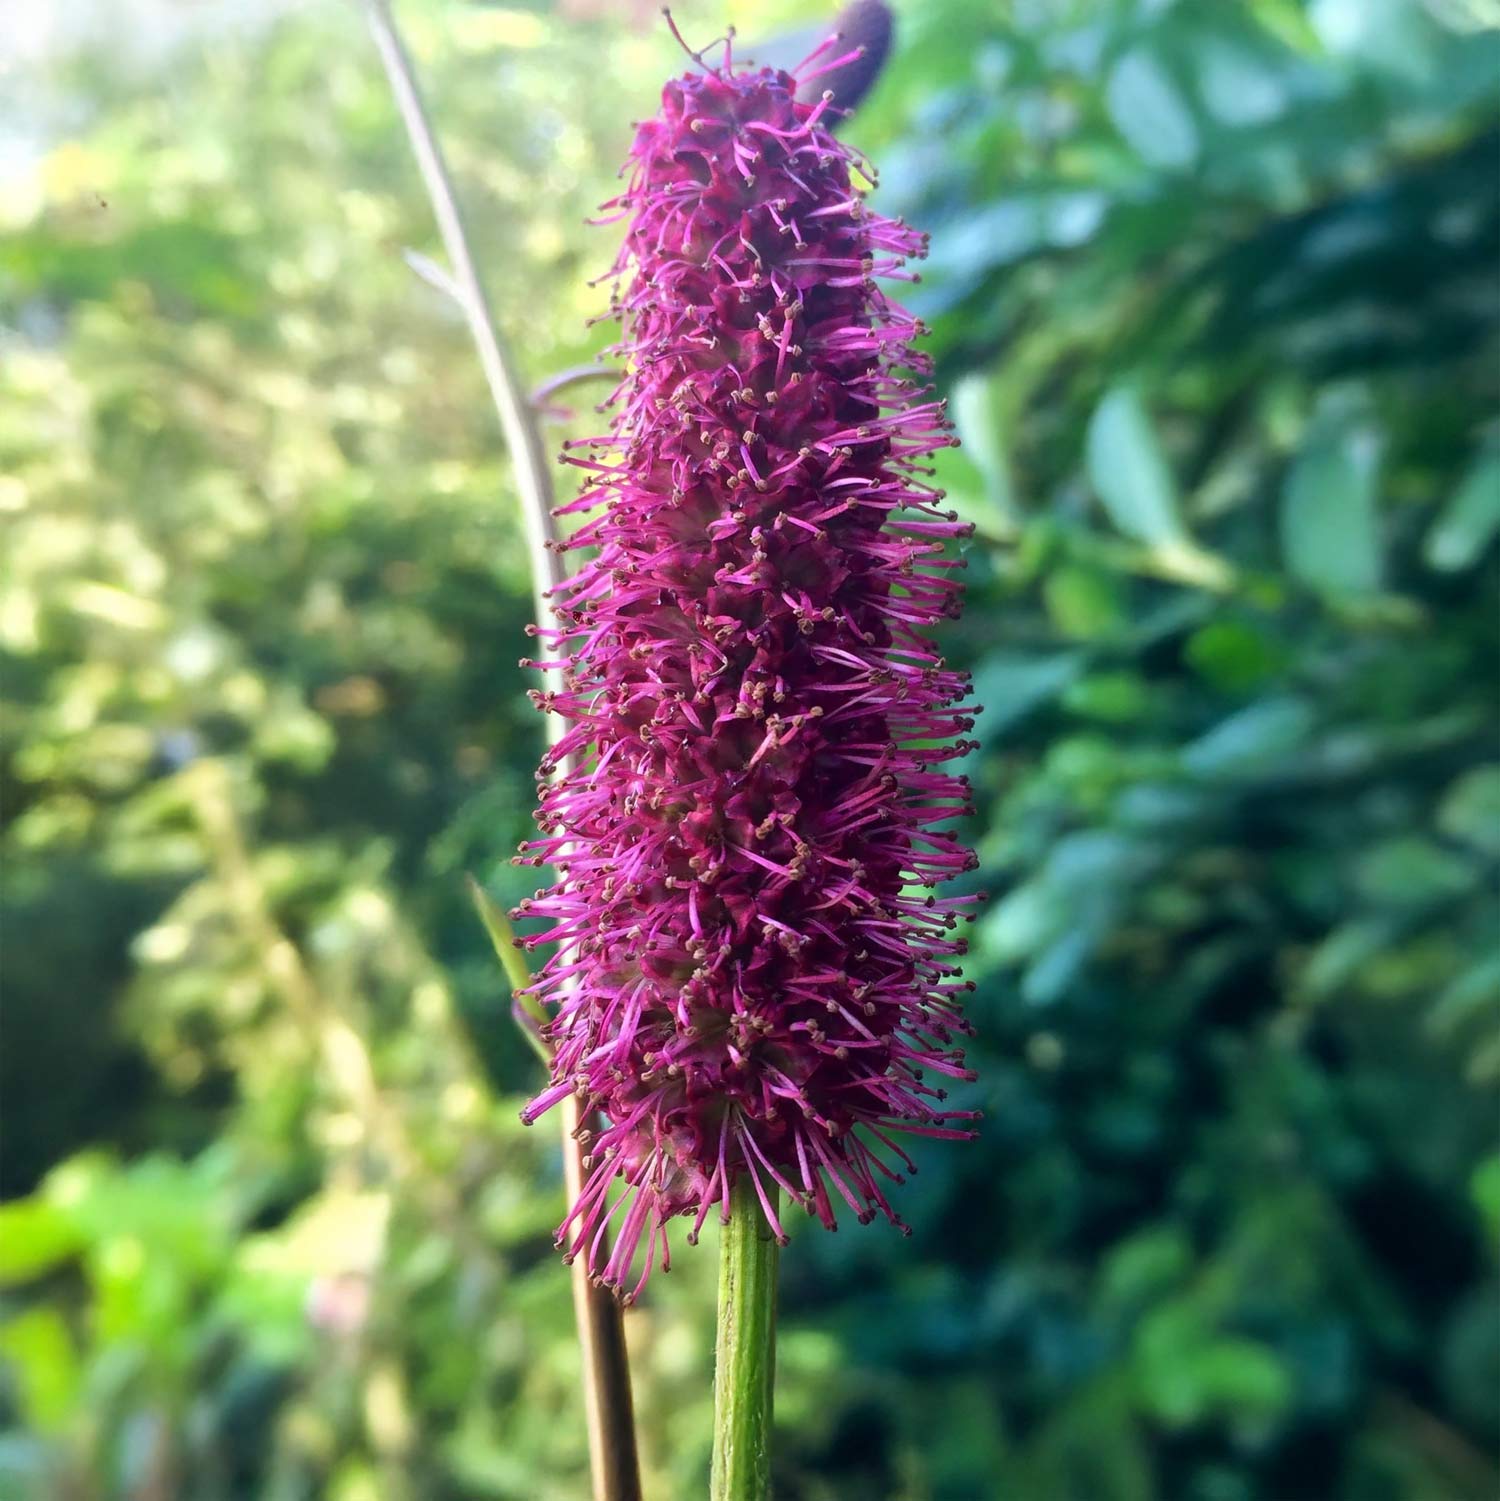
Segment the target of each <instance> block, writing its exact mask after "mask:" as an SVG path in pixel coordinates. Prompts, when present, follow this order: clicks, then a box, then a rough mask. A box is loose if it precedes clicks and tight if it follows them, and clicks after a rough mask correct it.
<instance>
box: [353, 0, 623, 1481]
mask: <svg viewBox="0 0 1500 1501" xmlns="http://www.w3.org/2000/svg"><path fill="white" fill-rule="evenodd" d="M362 3H363V6H364V10H365V15H366V18H367V19H368V21H369V24H370V30H371V32H372V33H373V35H374V37H375V45H376V47H377V48H378V49H379V52H380V59H381V62H382V63H383V64H384V66H385V72H386V77H387V78H388V79H389V81H390V85H391V92H392V94H393V95H394V96H395V100H396V107H397V109H398V110H399V111H400V114H401V120H402V123H403V124H404V125H405V127H406V133H407V136H408V138H409V139H410V141H411V146H412V151H413V153H414V154H415V156H416V159H417V166H418V169H419V170H420V172H421V174H422V181H423V184H424V185H425V187H426V189H427V196H428V198H429V200H430V201H431V203H432V212H433V216H434V217H435V218H436V220H437V224H438V230H439V232H440V234H441V236H442V240H443V248H444V250H445V251H446V252H447V255H448V260H449V263H450V266H451V271H452V283H453V289H454V291H455V294H456V296H457V300H458V303H459V306H460V307H461V308H462V309H463V313H464V317H465V319H466V320H467V322H468V325H469V332H470V334H471V335H472V337H473V339H474V344H475V347H476V349H477V350H478V352H479V362H480V365H481V366H482V367H483V369H484V377H485V380H486V382H487V383H488V385H489V388H490V396H491V397H492V398H493V400H494V403H495V410H496V412H498V413H499V416H500V427H501V431H502V432H503V434H504V437H505V443H506V447H507V448H508V449H509V450H510V455H511V462H512V463H513V464H514V466H515V475H516V488H517V490H518V491H519V492H520V496H521V513H522V518H523V521H524V525H525V531H526V545H527V550H528V552H529V553H530V556H531V578H532V589H533V592H534V595H535V600H536V619H537V624H538V625H541V626H546V627H550V626H553V625H554V624H555V616H554V612H553V608H552V591H553V590H554V589H555V588H556V587H557V586H558V585H559V584H560V583H562V581H563V569H562V559H561V557H560V555H559V552H558V549H557V540H558V539H557V530H556V526H555V524H554V522H553V517H552V503H553V492H552V476H551V471H550V469H549V468H548V465H547V457H546V452H545V450H544V448H543V446H542V439H541V433H540V432H539V430H538V428H537V424H536V420H535V417H534V415H533V413H532V410H531V404H530V401H529V400H528V398H527V395H526V387H525V384H524V383H523V381H522V379H521V375H520V372H519V370H518V369H517V367H516V363H515V360H514V358H513V357H512V355H511V353H510V350H509V349H508V348H507V346H506V344H505V342H504V340H503V339H502V338H501V337H500V333H499V330H498V329H497V328H496V326H495V318H494V314H493V313H492V312H491V310H490V305H489V299H488V298H487V297H486V295H485V291H484V285H483V283H482V282H481V281H480V279H479V273H478V271H477V269H476V267H475V265H474V258H473V256H472V255H471V254H470V253H469V243H468V236H467V234H466V233H465V230H464V224H463V217H462V215H461V214H460V212H459V208H458V200H457V199H456V197H455V196H454V193H453V186H452V181H451V179H450V177H449V175H448V169H447V165H446V164H445V162H444V160H443V154H442V150H441V148H440V147H439V146H438V143H437V138H436V137H435V136H434V134H433V131H432V127H431V125H430V124H429V123H428V118H427V112H426V109H425V108H424V107H423V104H422V97H421V93H420V91H419V90H418V88H417V81H416V75H415V74H414V72H413V70H412V66H411V60H410V59H409V57H408V56H407V53H406V48H405V47H404V46H403V44H402V41H401V36H400V33H399V31H398V30H397V28H396V23H395V20H394V18H393V17H392V15H391V13H390V10H389V8H388V7H387V5H386V3H385V0H362ZM547 725H548V738H549V742H550V743H553V744H555V743H556V741H557V739H558V738H559V736H560V735H561V733H562V729H563V724H562V720H561V716H559V715H551V714H549V715H548V716H547ZM565 769H566V768H565ZM560 1114H561V1116H562V1143H563V1165H564V1177H565V1179H566V1182H567V1189H568V1193H569V1195H570V1196H576V1195H577V1193H578V1191H579V1188H580V1187H581V1185H582V1181H583V1171H584V1169H583V1147H582V1146H581V1144H580V1143H579V1142H578V1140H577V1138H576V1137H575V1135H574V1131H575V1129H576V1128H577V1126H578V1124H579V1119H578V1111H577V1105H576V1102H574V1101H569V1102H568V1103H567V1105H566V1106H565V1107H564V1108H563V1109H562V1110H561V1111H560ZM572 1277H573V1307H574V1311H575V1313H576V1315H577V1322H578V1342H579V1347H580V1350H581V1353H582V1356H583V1395H584V1408H585V1413H586V1416H587V1420H588V1435H589V1462H590V1466H591V1468H592V1472H593V1494H594V1501H640V1495H641V1482H640V1473H639V1465H638V1461H637V1458H636V1447H635V1422H634V1414H633V1408H632V1403H631V1396H630V1367H629V1364H628V1363H627V1360H626V1352H625V1331H624V1326H623V1324H622V1322H621V1318H620V1308H619V1305H618V1304H617V1303H616V1302H615V1300H614V1298H613V1297H612V1296H611V1294H610V1293H609V1292H608V1291H607V1290H606V1289H604V1288H599V1287H594V1286H593V1285H592V1284H591V1283H590V1282H589V1279H588V1268H587V1266H586V1265H585V1263H584V1258H582V1257H580V1258H579V1259H578V1260H577V1261H575V1262H574V1263H573V1269H572Z"/></svg>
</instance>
